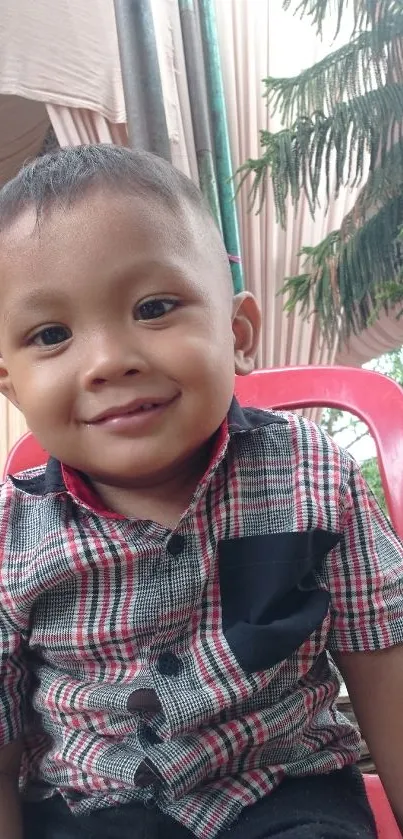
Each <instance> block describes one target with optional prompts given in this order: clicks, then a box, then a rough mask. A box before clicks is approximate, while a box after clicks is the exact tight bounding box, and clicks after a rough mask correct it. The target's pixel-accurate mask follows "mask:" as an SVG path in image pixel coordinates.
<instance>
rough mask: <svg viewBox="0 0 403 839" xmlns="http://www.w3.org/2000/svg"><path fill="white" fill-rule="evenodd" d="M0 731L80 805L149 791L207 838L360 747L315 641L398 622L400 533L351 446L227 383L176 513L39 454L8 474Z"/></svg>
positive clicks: (390, 635) (365, 635)
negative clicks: (115, 498)
mask: <svg viewBox="0 0 403 839" xmlns="http://www.w3.org/2000/svg"><path fill="white" fill-rule="evenodd" d="M0 527H1V545H2V560H1V566H0V568H1V570H0V603H1V608H0V653H1V657H0V660H1V675H0V679H1V693H0V743H1V744H5V743H7V742H9V741H11V740H13V739H14V738H16V737H17V736H18V735H20V734H21V732H24V733H25V736H26V743H27V748H26V758H27V760H26V771H27V775H26V778H25V785H26V786H25V790H26V794H27V795H30V796H31V797H43V796H47V795H49V794H52V793H53V792H54V791H55V790H58V791H60V792H61V793H62V795H63V796H64V797H65V799H66V801H67V803H68V804H69V806H70V807H71V809H72V811H73V812H75V813H84V812H88V811H90V810H93V809H96V808H102V807H106V806H110V805H113V804H117V803H124V802H127V801H129V800H133V799H136V800H140V801H144V802H145V803H147V804H148V805H150V806H151V805H152V804H153V803H154V804H155V805H156V806H158V807H160V808H161V810H163V811H164V812H165V813H167V814H169V815H170V816H172V817H174V818H175V819H176V820H177V821H178V822H180V823H182V824H183V825H185V826H186V827H187V828H189V829H190V830H191V831H193V833H194V834H196V835H197V836H200V837H203V839H210V837H214V836H215V835H216V834H217V833H218V832H219V831H220V830H222V829H223V828H225V827H227V826H229V825H230V824H231V823H232V822H233V821H234V820H235V819H236V818H237V816H238V815H239V814H240V812H241V810H242V809H243V808H244V807H246V806H248V805H251V804H253V803H254V802H256V801H257V800H259V799H260V798H261V797H262V796H265V795H266V794H268V793H269V792H270V791H271V790H272V789H273V788H274V787H275V786H276V785H278V784H279V783H280V782H281V780H282V779H283V778H284V777H286V776H300V775H305V774H311V773H324V772H329V771H331V770H333V769H337V768H339V767H342V766H343V765H345V764H348V763H351V762H353V761H354V760H355V759H356V758H357V756H358V754H359V738H358V735H357V733H356V731H355V730H354V728H353V727H352V726H351V725H350V724H349V723H348V721H347V720H346V719H345V718H344V717H343V716H342V715H341V714H340V713H339V712H338V711H337V709H336V707H335V698H336V696H337V693H338V687H339V685H338V676H337V673H336V671H335V667H334V665H333V663H332V660H331V658H330V656H329V655H328V652H327V651H330V652H332V651H340V652H347V651H356V650H372V649H379V648H383V647H389V646H391V645H393V644H396V643H399V642H402V641H403V596H402V590H403V563H402V555H403V551H402V546H401V544H400V542H399V541H398V539H397V537H396V536H395V535H394V533H393V531H392V529H391V527H390V526H389V524H388V523H387V522H386V520H385V519H384V517H383V516H382V514H381V513H380V511H379V509H378V507H377V506H376V504H375V503H374V501H373V500H372V498H371V497H369V495H368V492H367V489H366V487H365V484H364V483H363V481H362V479H361V477H360V474H359V471H358V469H357V467H356V465H355V463H354V461H353V460H352V459H351V457H350V456H349V455H348V454H347V453H346V452H344V451H342V450H340V449H339V448H338V447H337V445H336V444H335V443H334V442H333V441H332V440H331V439H329V438H328V437H327V436H326V434H324V432H323V431H321V430H320V429H319V428H318V427H317V426H315V425H314V424H313V423H311V422H309V421H307V420H306V419H303V418H301V417H299V416H298V415H295V414H285V413H284V414H282V413H270V412H263V411H258V410H253V409H248V410H245V411H242V410H241V409H240V408H239V406H238V405H237V403H236V402H235V401H234V403H233V406H232V408H231V411H230V414H229V417H228V421H227V422H226V423H224V425H223V427H222V428H221V429H220V431H219V432H218V434H217V440H216V444H215V450H214V453H213V457H212V460H211V463H210V466H209V468H208V470H207V472H206V474H205V476H204V478H203V480H202V481H201V482H200V484H199V486H198V487H197V490H196V492H195V494H194V497H193V499H192V501H191V504H190V505H189V508H188V509H187V511H186V512H185V513H184V514H183V516H182V518H181V520H180V522H179V523H178V526H177V528H176V530H175V531H174V532H172V531H168V530H167V529H164V528H163V527H162V526H160V525H158V524H156V523H155V522H150V521H141V520H128V519H125V518H123V517H122V516H120V515H118V514H116V513H113V512H111V511H105V510H103V509H102V507H101V505H100V501H99V500H98V499H97V498H96V497H94V495H93V494H92V491H91V489H90V487H89V485H87V484H86V483H85V481H84V480H83V479H79V478H78V476H77V475H74V474H73V473H72V472H70V471H69V470H67V469H65V468H64V469H63V467H61V465H60V464H59V463H58V462H57V461H55V460H50V461H49V464H48V465H47V467H46V469H45V468H42V469H36V470H30V471H29V472H26V473H24V474H23V475H22V476H20V477H19V478H14V479H10V478H9V479H8V480H7V481H6V482H5V484H4V485H3V488H2V491H1V516H0Z"/></svg>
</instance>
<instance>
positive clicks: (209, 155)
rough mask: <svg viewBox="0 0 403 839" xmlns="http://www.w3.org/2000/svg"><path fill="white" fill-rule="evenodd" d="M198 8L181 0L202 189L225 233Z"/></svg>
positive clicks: (187, 1)
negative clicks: (198, 27)
mask: <svg viewBox="0 0 403 839" xmlns="http://www.w3.org/2000/svg"><path fill="white" fill-rule="evenodd" d="M196 9H197V7H196V5H195V0H179V11H180V19H181V27H182V37H183V49H184V53H185V64H186V72H187V77H188V86H189V94H190V109H191V112H192V123H193V133H194V138H195V145H196V156H197V165H198V169H199V178H200V187H201V190H202V192H203V194H204V196H205V197H206V199H207V201H208V203H209V205H210V209H211V211H212V213H213V215H214V218H215V220H216V222H217V225H218V227H219V228H220V230H221V232H222V224H221V213H220V204H219V200H218V192H217V182H216V176H215V169H214V153H213V143H212V139H211V132H210V124H209V112H208V103H207V91H206V82H205V76H204V60H203V50H202V44H201V41H200V38H199V35H198V31H197V17H196Z"/></svg>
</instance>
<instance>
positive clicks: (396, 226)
mask: <svg viewBox="0 0 403 839" xmlns="http://www.w3.org/2000/svg"><path fill="white" fill-rule="evenodd" d="M402 224H403V194H402V193H401V194H400V195H397V196H395V197H394V198H391V199H390V200H389V201H388V202H387V203H386V204H385V205H383V206H382V207H381V208H380V209H379V210H378V212H376V213H375V214H374V215H373V216H371V217H370V218H369V219H368V220H367V221H366V222H365V223H364V224H363V225H362V226H360V227H357V228H355V229H353V228H350V229H349V230H348V231H347V233H345V231H344V232H343V231H342V230H336V231H333V232H332V233H331V234H329V235H328V236H327V237H326V239H324V240H323V242H321V243H320V244H319V245H317V246H316V247H304V248H302V250H301V254H302V255H304V256H305V257H306V263H307V264H308V266H309V271H307V272H306V273H303V274H300V275H296V276H294V277H287V278H286V280H285V282H284V286H283V293H284V294H285V295H286V304H285V308H286V310H288V311H293V310H294V309H295V308H297V307H299V308H300V311H301V313H302V315H303V316H305V317H306V316H307V315H308V314H309V313H311V312H312V311H315V312H316V313H317V315H318V317H319V320H320V323H321V326H322V327H323V331H324V334H325V337H326V338H327V339H328V340H329V341H333V340H334V337H335V335H336V334H337V333H338V332H339V333H340V334H341V335H342V336H343V337H348V336H349V335H350V334H351V332H353V333H355V334H357V333H358V332H360V331H361V330H362V329H364V328H365V327H366V326H367V325H368V323H369V322H371V318H374V317H375V316H376V314H379V311H380V310H381V309H382V308H383V309H385V310H386V311H388V308H389V307H390V306H391V305H396V304H397V303H402V302H403V282H402V265H401V260H400V258H399V254H398V252H397V250H396V243H397V237H398V234H399V230H400V228H401V226H402Z"/></svg>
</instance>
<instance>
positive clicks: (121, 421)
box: [87, 396, 177, 428]
mask: <svg viewBox="0 0 403 839" xmlns="http://www.w3.org/2000/svg"><path fill="white" fill-rule="evenodd" d="M176 398H177V396H174V397H172V398H171V399H161V398H150V399H136V400H134V401H133V402H129V403H128V404H126V405H114V406H111V407H110V408H107V409H106V410H105V411H102V412H101V413H99V414H96V415H95V416H94V417H92V418H91V419H90V420H88V421H87V425H103V426H112V427H120V426H121V427H122V428H123V427H126V426H127V425H128V424H130V423H133V422H135V423H136V424H137V423H138V422H147V420H148V419H151V418H152V417H154V416H157V415H160V414H161V413H162V412H163V411H164V410H165V409H166V408H168V407H169V406H170V405H171V404H172V402H174V401H175V399H176Z"/></svg>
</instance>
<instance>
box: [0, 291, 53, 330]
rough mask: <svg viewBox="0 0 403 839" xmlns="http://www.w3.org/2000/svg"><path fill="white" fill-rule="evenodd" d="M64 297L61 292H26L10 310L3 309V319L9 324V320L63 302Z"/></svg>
mask: <svg viewBox="0 0 403 839" xmlns="http://www.w3.org/2000/svg"><path fill="white" fill-rule="evenodd" d="M65 299H66V295H65V294H64V293H63V292H62V291H61V292H56V293H55V292H49V291H32V292H27V293H25V294H24V295H23V296H21V297H20V298H19V299H18V301H16V302H15V303H14V304H13V305H12V306H11V308H7V307H5V308H4V309H3V319H4V320H5V321H6V322H9V321H10V320H11V319H13V318H15V317H19V316H23V315H24V314H26V312H27V310H28V311H29V312H35V311H41V310H43V309H44V308H51V307H52V306H55V305H56V304H59V305H60V303H61V302H63V300H65Z"/></svg>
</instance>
